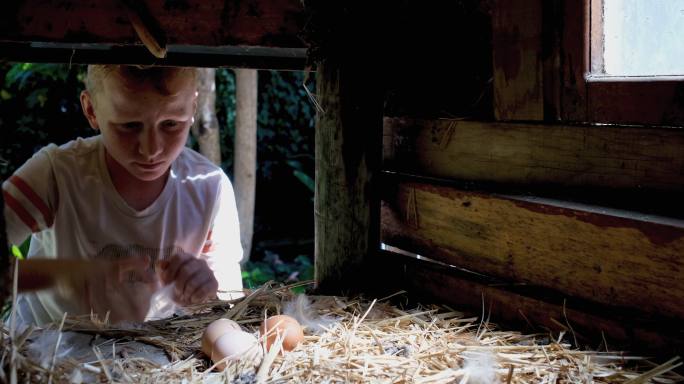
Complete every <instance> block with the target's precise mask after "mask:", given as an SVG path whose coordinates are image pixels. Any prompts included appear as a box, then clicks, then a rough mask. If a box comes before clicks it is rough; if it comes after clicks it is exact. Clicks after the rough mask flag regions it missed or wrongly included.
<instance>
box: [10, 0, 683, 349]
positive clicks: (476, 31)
mask: <svg viewBox="0 0 684 384" xmlns="http://www.w3.org/2000/svg"><path fill="white" fill-rule="evenodd" d="M91 3H92V2H89V1H67V2H65V1H37V0H27V1H24V2H12V4H3V5H2V7H3V8H4V10H3V12H2V14H1V16H0V19H2V23H0V25H1V27H0V41H1V42H0V57H2V58H4V59H8V60H24V61H51V62H81V63H88V62H92V63H95V62H97V63H103V62H108V63H129V64H152V63H154V64H161V65H188V66H238V67H239V66H242V67H251V68H271V69H304V67H305V65H306V64H307V63H306V60H307V58H308V59H309V60H308V64H309V65H310V70H315V71H316V80H317V89H316V94H315V98H316V100H317V102H318V109H319V110H318V117H317V124H316V194H315V211H314V212H312V213H311V214H313V215H314V216H315V228H316V240H315V247H316V248H315V249H316V251H315V252H316V254H315V258H316V260H315V262H316V280H317V286H318V289H319V290H320V291H321V292H326V293H331V292H334V293H340V292H349V291H365V292H371V291H377V290H382V289H384V290H387V289H407V290H409V291H410V292H412V293H415V294H417V295H420V296H421V297H423V298H427V299H430V300H436V301H439V302H442V303H445V304H457V305H459V306H460V307H462V308H470V309H472V310H473V311H475V312H478V313H479V311H480V310H482V308H483V307H484V308H485V309H486V310H487V311H488V312H489V311H490V312H491V318H492V320H496V321H499V322H502V323H510V324H518V325H520V326H523V327H533V328H536V327H544V328H549V329H552V330H558V329H562V328H563V327H568V326H570V324H571V325H572V327H573V328H574V331H575V332H576V333H577V334H579V335H583V336H584V337H586V338H589V339H592V338H593V339H594V340H599V338H601V337H605V338H607V339H609V342H610V343H613V342H614V343H619V344H620V345H625V346H632V347H639V346H641V347H644V346H647V347H648V348H650V349H652V350H659V351H661V352H663V351H675V350H677V349H681V346H682V340H684V334H683V328H682V325H681V324H682V323H683V320H684V306H682V302H683V301H684V279H682V273H683V272H682V271H683V270H684V222H683V221H682V220H681V217H682V216H683V215H684V211H682V208H681V204H680V203H679V201H678V200H679V196H681V193H682V192H683V191H684V172H683V171H682V170H683V169H684V133H683V131H682V129H681V127H682V126H683V125H684V104H683V103H682V100H683V99H684V98H682V89H683V88H682V87H683V86H682V83H681V81H680V80H677V79H670V80H667V81H627V79H612V80H605V79H604V80H605V81H593V80H595V79H591V78H590V76H587V74H588V73H592V70H593V69H594V66H596V65H599V64H597V63H598V62H599V61H600V58H599V57H598V56H597V55H596V52H597V51H598V50H600V44H599V43H597V42H596V41H595V40H594V39H592V37H591V36H592V35H591V33H590V32H591V31H592V28H594V30H596V28H600V25H599V23H598V22H597V21H596V20H597V18H596V17H594V16H595V15H596V14H597V13H596V12H599V11H598V10H597V9H595V8H596V6H595V3H596V2H595V1H565V2H545V1H541V0H536V1H528V2H524V4H523V3H520V2H514V1H511V0H496V1H461V2H452V3H453V4H441V3H440V4H426V3H423V2H410V1H409V2H402V3H400V4H395V3H394V2H378V3H375V4H373V5H368V4H358V3H355V2H349V3H345V4H337V3H336V4H326V2H323V1H319V2H316V1H306V2H304V4H303V5H302V3H301V2H299V1H296V0H277V1H276V0H272V1H267V0H263V1H253V2H249V3H246V2H236V3H235V4H233V5H232V6H231V7H228V6H226V4H225V2H219V1H193V0H189V1H174V2H171V1H164V2H163V1H148V2H141V3H137V4H138V5H136V4H135V3H133V2H129V1H122V2H117V1H114V0H111V1H101V2H97V6H95V4H94V3H92V4H91ZM144 3H145V6H141V5H139V4H144ZM435 3H437V2H435ZM37 9H40V12H36V10H37ZM129 21H130V23H129ZM140 28H142V31H143V32H140ZM141 42H144V43H145V44H146V46H147V47H146V46H145V45H143V44H141ZM307 48H308V52H307ZM150 52H152V53H154V54H155V55H156V56H154V55H151V54H150ZM630 80H631V79H630ZM0 248H1V249H2V251H3V252H4V251H5V247H0ZM3 257H4V258H3V260H2V261H3V265H4V266H5V267H6V266H7V263H8V259H7V255H6V253H3ZM7 270H8V269H7V268H5V269H4V271H7ZM3 275H4V276H5V277H4V278H3V281H2V282H3V287H8V283H7V280H6V276H7V275H6V273H4V274H3Z"/></svg>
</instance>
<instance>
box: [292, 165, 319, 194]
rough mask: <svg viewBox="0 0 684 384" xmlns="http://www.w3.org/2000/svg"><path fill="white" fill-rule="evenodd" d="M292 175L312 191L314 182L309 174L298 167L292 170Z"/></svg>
mask: <svg viewBox="0 0 684 384" xmlns="http://www.w3.org/2000/svg"><path fill="white" fill-rule="evenodd" d="M293 173H294V175H295V177H296V178H297V179H299V181H301V182H302V183H304V185H306V187H307V188H309V191H311V192H314V190H315V188H316V186H315V183H314V179H312V178H311V176H309V175H307V174H306V173H304V172H302V171H300V170H299V169H295V170H294V172H293Z"/></svg>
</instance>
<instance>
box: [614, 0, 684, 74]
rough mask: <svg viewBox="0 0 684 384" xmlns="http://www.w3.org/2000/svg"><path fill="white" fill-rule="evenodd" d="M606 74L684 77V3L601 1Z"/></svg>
mask: <svg viewBox="0 0 684 384" xmlns="http://www.w3.org/2000/svg"><path fill="white" fill-rule="evenodd" d="M603 7H604V8H603V11H604V15H603V17H604V20H603V33H604V38H605V39H604V57H603V63H604V66H605V71H606V74H607V75H615V76H652V75H668V76H672V75H684V0H604V2H603Z"/></svg>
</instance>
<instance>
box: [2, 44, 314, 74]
mask: <svg viewBox="0 0 684 384" xmlns="http://www.w3.org/2000/svg"><path fill="white" fill-rule="evenodd" d="M0 58H2V59H4V60H7V61H18V62H31V63H36V62H38V63H70V64H139V65H170V66H181V67H183V66H185V67H214V68H217V67H230V68H236V67H238V68H253V69H273V70H304V68H305V66H306V48H273V47H248V46H242V47H235V46H221V47H198V46H186V45H171V46H168V49H167V54H166V57H165V58H163V59H159V58H156V57H154V56H152V55H151V54H150V53H149V52H148V50H147V48H145V47H144V46H142V45H118V44H109V45H107V44H89V45H84V44H78V43H40V44H38V43H13V42H0Z"/></svg>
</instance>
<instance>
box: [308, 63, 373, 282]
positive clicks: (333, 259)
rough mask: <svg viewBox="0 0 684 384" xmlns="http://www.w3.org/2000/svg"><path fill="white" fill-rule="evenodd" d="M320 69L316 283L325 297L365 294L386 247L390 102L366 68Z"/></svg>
mask: <svg viewBox="0 0 684 384" xmlns="http://www.w3.org/2000/svg"><path fill="white" fill-rule="evenodd" d="M317 69H318V70H317V76H316V95H317V98H318V101H319V104H320V110H319V111H318V112H319V113H318V114H317V115H316V135H315V136H316V137H315V152H316V188H315V195H314V214H315V215H314V226H315V234H316V240H315V248H314V260H315V280H316V287H317V288H318V290H319V291H320V292H326V293H334V294H339V293H341V292H343V291H346V292H348V290H350V289H355V288H357V289H358V287H359V286H358V284H356V283H357V279H358V278H359V275H360V273H362V271H363V269H364V268H363V263H364V262H365V260H367V259H368V258H369V255H371V254H373V253H374V252H375V251H376V250H377V249H379V247H380V218H379V216H380V207H379V192H378V191H379V190H378V186H377V183H378V174H379V172H380V162H381V158H382V145H381V140H382V106H383V103H382V101H383V99H382V92H381V90H380V89H379V88H375V87H373V84H375V82H374V76H375V73H374V72H373V71H368V70H367V68H365V67H364V66H363V65H362V63H361V62H353V63H352V62H349V61H344V60H339V61H337V60H332V59H329V60H326V61H323V62H321V63H318V64H317Z"/></svg>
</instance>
